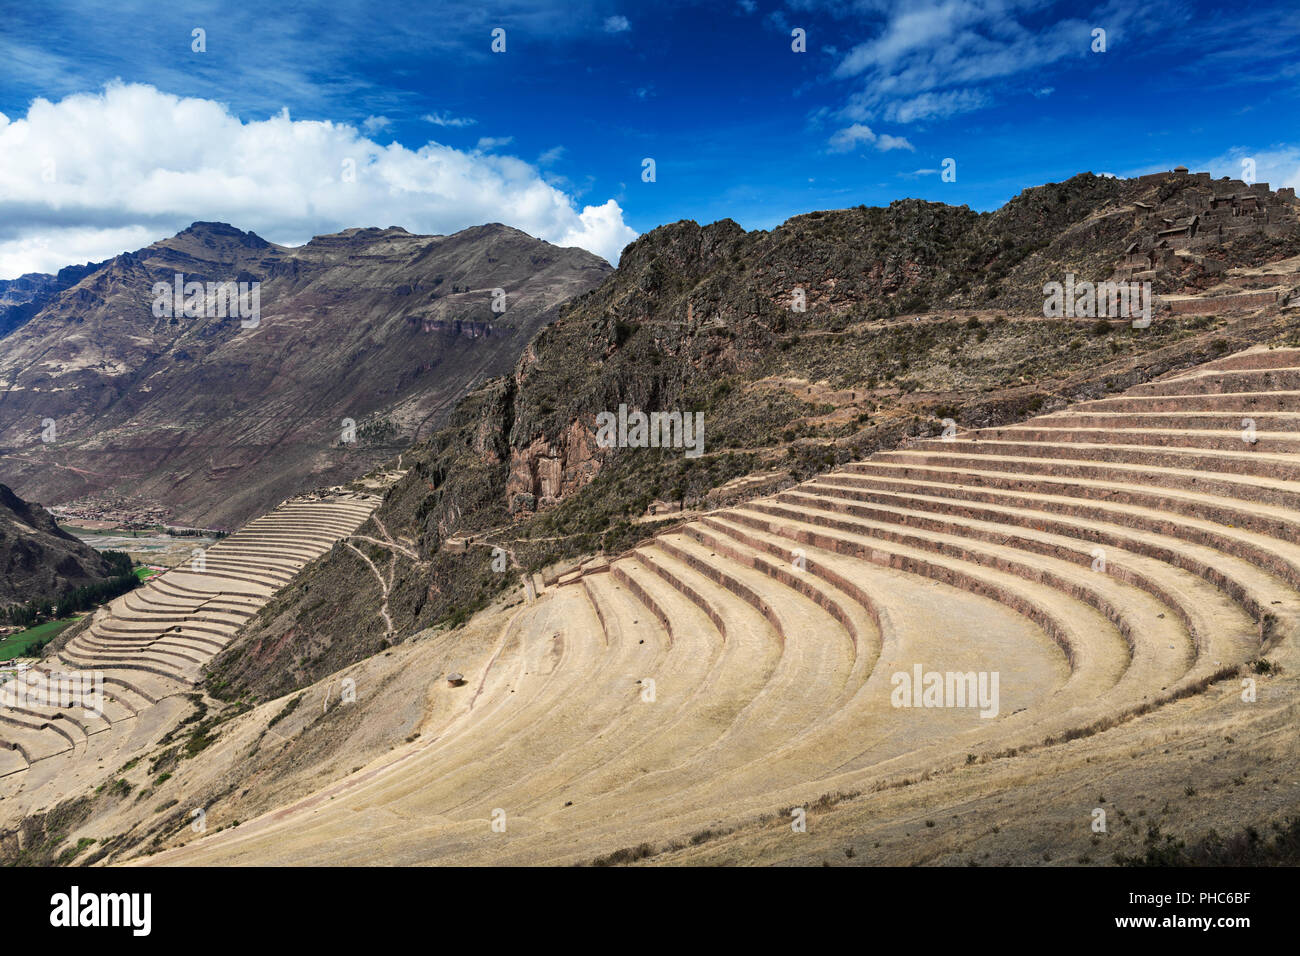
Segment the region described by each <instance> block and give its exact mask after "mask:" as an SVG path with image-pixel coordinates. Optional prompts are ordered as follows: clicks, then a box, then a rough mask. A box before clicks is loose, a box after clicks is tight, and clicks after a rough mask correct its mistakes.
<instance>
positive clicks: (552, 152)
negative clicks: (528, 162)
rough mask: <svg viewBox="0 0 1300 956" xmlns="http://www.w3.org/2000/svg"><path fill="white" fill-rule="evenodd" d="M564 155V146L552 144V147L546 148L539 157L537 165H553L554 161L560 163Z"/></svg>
mask: <svg viewBox="0 0 1300 956" xmlns="http://www.w3.org/2000/svg"><path fill="white" fill-rule="evenodd" d="M563 156H564V147H563V146H552V147H551V148H550V149H548V150H546V151H545V152H543V153H542V154H541V155H539V156H538V157H537V165H538V166H550V165H553V164H554V163H558V162H559V161H560V159H561V158H562V157H563Z"/></svg>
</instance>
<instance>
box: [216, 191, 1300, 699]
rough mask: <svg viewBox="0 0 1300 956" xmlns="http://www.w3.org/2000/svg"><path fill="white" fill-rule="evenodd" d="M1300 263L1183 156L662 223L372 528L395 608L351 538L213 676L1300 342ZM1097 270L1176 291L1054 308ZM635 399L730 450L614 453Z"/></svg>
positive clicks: (1245, 203)
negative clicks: (1005, 185)
mask: <svg viewBox="0 0 1300 956" xmlns="http://www.w3.org/2000/svg"><path fill="white" fill-rule="evenodd" d="M1193 220H1195V221H1193ZM1297 257H1300V207H1298V206H1297V205H1296V202H1295V196H1294V194H1293V193H1292V192H1291V191H1289V190H1279V191H1277V192H1273V191H1271V190H1269V189H1268V187H1267V185H1266V184H1253V185H1252V184H1246V183H1242V182H1240V181H1231V180H1220V181H1211V180H1210V179H1209V176H1208V175H1207V174H1189V173H1187V172H1186V171H1184V170H1174V171H1171V172H1169V173H1164V174H1156V175H1153V176H1146V177H1142V178H1140V179H1132V180H1118V179H1112V178H1109V177H1098V176H1094V175H1092V174H1081V175H1079V176H1076V177H1074V178H1072V179H1070V180H1069V181H1067V182H1064V183H1053V184H1048V185H1044V186H1038V187H1034V188H1031V189H1027V190H1025V191H1024V192H1023V193H1022V194H1020V195H1019V196H1017V197H1016V198H1015V199H1013V200H1012V201H1011V202H1009V203H1008V204H1007V205H1005V206H1003V207H1001V208H1000V209H998V210H995V211H993V212H989V213H975V212H972V211H971V210H970V209H968V208H966V207H964V206H963V207H952V206H947V205H944V204H941V203H931V202H922V201H919V200H903V201H899V202H895V203H893V204H891V205H890V206H889V207H887V208H871V209H868V208H865V207H859V208H856V209H845V210H835V211H826V212H812V213H808V214H806V215H801V216H796V217H794V218H793V219H791V220H789V221H788V222H786V223H784V224H783V225H781V226H779V227H778V228H776V229H773V230H771V231H770V232H765V231H753V232H746V231H745V230H744V229H742V228H741V227H740V226H739V225H737V224H736V223H734V222H731V221H730V220H723V221H721V222H717V223H713V224H712V225H708V226H700V225H698V224H697V223H694V222H689V221H687V222H678V223H673V224H671V225H666V226H662V227H660V228H658V229H655V230H653V231H651V232H649V233H647V234H645V235H643V236H641V237H640V238H639V239H637V240H636V241H635V242H634V243H632V244H631V245H629V246H628V247H627V248H626V249H625V250H624V251H623V255H622V257H621V259H620V262H619V267H618V269H617V271H616V272H615V273H614V274H613V275H611V276H610V277H608V278H607V279H606V280H605V282H604V283H602V284H601V285H600V286H599V287H598V288H596V289H594V290H592V291H589V292H587V293H585V294H584V295H581V296H578V297H577V298H575V299H574V300H572V301H571V302H569V303H568V304H566V305H565V306H564V307H563V309H561V310H560V313H559V315H558V317H557V319H556V321H555V322H553V323H551V324H550V325H548V326H547V327H546V328H544V329H543V330H542V331H541V332H539V333H538V334H537V336H536V337H535V338H534V339H533V341H532V342H531V343H530V344H529V345H528V347H527V349H526V350H525V351H524V353H523V355H522V357H521V358H520V360H519V362H518V364H517V365H516V367H515V369H514V371H513V374H511V375H510V376H507V377H503V378H500V379H496V380H492V381H488V382H485V383H483V385H482V386H481V387H480V388H478V389H476V390H475V391H474V392H472V393H471V394H469V395H468V396H467V397H466V399H465V400H464V401H463V402H462V403H461V405H460V406H459V407H458V408H457V410H456V412H455V413H454V415H453V416H452V417H451V418H450V419H449V420H448V423H447V425H446V427H445V428H443V429H442V430H441V431H439V432H438V433H437V434H436V435H434V436H433V437H432V438H431V439H430V440H429V441H426V442H421V443H419V444H417V445H416V446H415V447H413V448H411V449H409V450H407V451H406V452H405V453H404V454H403V459H402V460H403V465H404V467H405V468H406V469H408V472H407V474H406V476H405V478H403V479H402V480H401V481H400V482H399V483H398V484H397V485H396V486H395V487H393V489H392V490H391V491H390V492H389V493H388V494H387V497H386V499H385V501H384V503H383V505H382V506H381V507H380V508H379V509H378V510H377V511H376V512H375V513H374V515H373V517H372V519H371V520H372V522H374V523H375V524H376V530H374V531H373V533H372V537H374V538H375V539H377V540H380V539H382V540H391V539H390V538H389V536H390V535H393V536H397V537H398V538H401V539H405V540H407V541H408V542H412V543H413V547H414V550H415V554H416V555H417V557H416V558H415V559H411V558H410V557H409V556H407V555H404V554H400V553H396V552H393V551H390V550H384V549H382V548H377V549H375V550H374V553H373V554H372V555H371V556H370V558H371V560H372V561H377V560H379V559H380V558H382V559H383V560H384V562H387V561H388V558H389V556H390V555H391V556H392V560H393V565H392V567H393V569H394V570H393V572H392V575H391V580H389V581H388V582H387V586H386V590H385V592H384V595H383V603H384V607H385V608H386V616H385V617H384V618H383V619H381V618H380V616H379V615H378V614H377V613H376V610H375V609H376V607H378V606H379V603H380V595H379V593H378V590H377V588H376V587H374V586H371V585H370V584H369V583H367V584H365V585H362V586H358V585H357V582H370V581H371V580H372V577H371V572H370V571H369V570H368V569H367V567H366V565H365V563H363V561H362V560H361V558H360V557H359V556H358V555H356V554H354V553H352V552H351V551H347V550H337V551H336V552H334V553H332V554H330V555H328V556H326V557H325V558H323V559H322V560H321V561H320V562H318V563H317V564H316V565H314V566H313V567H312V568H311V569H309V570H308V572H307V573H306V574H305V575H304V576H302V577H300V578H299V579H298V580H297V581H296V582H295V583H294V584H293V585H292V586H290V587H289V588H288V589H286V590H285V591H284V592H282V593H281V594H280V595H279V596H277V598H276V599H275V600H274V601H273V602H272V603H271V604H270V605H268V606H267V607H266V608H265V609H264V610H263V612H262V613H261V614H259V616H258V617H257V619H256V620H255V621H254V622H252V624H250V626H248V627H247V628H245V630H244V631H243V632H242V634H241V636H240V638H239V639H238V640H237V641H236V642H235V643H234V644H233V645H232V646H230V647H229V648H227V649H226V651H224V652H223V654H222V655H220V656H219V657H218V658H216V659H215V660H214V661H213V664H212V668H211V670H212V675H213V686H214V687H216V688H218V689H220V691H221V692H222V693H223V694H227V695H230V696H238V695H239V694H241V693H244V692H252V693H255V694H269V695H275V694H278V693H283V692H285V691H287V690H290V689H292V688H294V687H296V686H300V685H301V684H302V683H304V682H309V681H311V680H314V679H317V678H319V677H321V676H323V675H324V674H327V673H330V672H331V671H333V670H336V669H338V668H339V667H342V666H345V665H347V664H349V663H352V662H353V661H356V660H360V659H361V658H364V657H366V656H368V655H369V654H371V653H374V652H375V651H377V650H379V649H380V648H382V647H385V646H387V645H388V643H390V642H391V641H392V640H393V639H394V634H395V635H396V639H398V640H400V639H401V637H402V636H406V635H410V634H413V633H416V632H417V631H419V630H420V629H421V628H423V627H427V626H429V625H431V624H434V623H438V622H445V623H449V624H456V623H459V622H461V621H463V620H465V619H466V618H467V617H468V616H469V615H470V614H471V613H473V612H474V611H475V610H477V609H479V608H481V607H483V606H485V605H486V604H487V603H488V602H489V601H490V600H491V599H493V597H494V596H495V595H496V594H498V593H499V592H500V591H501V589H502V588H504V587H505V586H507V584H508V583H510V582H512V581H515V580H517V579H516V576H515V575H514V574H500V573H494V570H493V568H492V567H491V561H492V557H493V552H492V551H491V548H492V547H500V548H501V549H503V550H504V551H506V552H507V553H508V554H509V555H510V556H511V559H512V561H513V562H514V563H516V564H517V565H518V566H519V567H522V568H523V569H524V570H526V571H537V570H540V569H542V568H544V567H546V566H548V565H551V564H553V563H554V562H557V561H567V560H573V559H574V558H575V557H577V556H579V555H583V554H590V553H593V552H596V551H600V550H603V551H604V552H605V553H606V554H615V553H618V552H619V551H621V550H623V549H625V548H628V547H630V546H631V545H633V544H634V543H635V542H636V541H637V540H639V539H640V538H644V537H646V536H648V535H649V534H651V533H652V532H653V531H654V530H655V529H656V528H658V527H663V526H664V524H665V521H672V520H674V519H673V517H672V514H671V513H669V514H668V515H667V517H666V519H664V514H665V510H666V509H667V510H669V511H670V512H671V509H672V508H675V507H677V506H680V505H681V504H685V505H686V507H687V508H690V507H696V506H698V507H712V506H715V505H717V504H720V503H723V502H726V501H728V500H735V499H737V498H743V497H746V496H750V497H752V496H753V495H756V494H759V493H761V492H770V491H772V490H773V489H775V488H778V487H784V486H787V485H790V484H793V483H795V482H796V481H799V480H803V479H806V478H808V477H810V476H812V475H814V474H817V473H819V472H821V471H825V470H827V469H829V468H831V467H833V466H834V465H836V464H838V463H843V462H845V461H849V460H856V459H860V458H863V457H866V456H867V455H869V454H871V453H872V452H874V451H877V450H880V449H884V448H893V447H896V446H898V445H899V444H900V443H902V442H904V441H906V440H908V439H909V438H910V437H912V436H918V435H931V434H936V433H937V432H938V431H939V430H940V429H941V428H942V427H943V426H942V422H943V420H944V419H951V420H953V421H955V422H956V423H958V424H959V425H960V426H961V427H977V426H988V425H996V424H1002V423H1007V422H1014V421H1020V420H1023V419H1025V418H1028V417H1030V416H1031V415H1034V414H1037V413H1039V412H1041V411H1044V410H1047V409H1050V408H1053V407H1060V406H1062V405H1063V404H1064V403H1065V402H1067V401H1070V400H1073V399H1082V398H1095V397H1098V396H1100V395H1103V394H1105V393H1107V392H1113V391H1117V390H1120V389H1123V388H1127V387H1129V386H1131V385H1133V384H1135V383H1137V382H1140V381H1145V380H1146V379H1148V378H1150V377H1153V376H1155V375H1158V374H1161V373H1163V372H1165V371H1168V370H1170V369H1172V368H1177V367H1182V366H1184V365H1187V364H1191V363H1194V362H1198V361H1206V360H1208V359H1212V358H1216V357H1218V356H1219V355H1221V354H1223V353H1224V352H1225V351H1228V350H1229V349H1233V348H1244V347H1246V346H1247V345H1250V344H1252V343H1256V342H1274V341H1277V342H1287V343H1289V344H1300V343H1297V342H1292V341H1291V340H1292V339H1294V338H1295V337H1296V335H1297V331H1296V322H1295V320H1296V318H1297V317H1298V316H1297V313H1296V311H1295V310H1293V309H1287V308H1285V306H1286V305H1287V304H1288V303H1289V302H1290V301H1292V300H1293V299H1297V297H1296V296H1295V292H1296V290H1297V289H1300V258H1297ZM1070 274H1074V275H1076V276H1077V277H1078V278H1079V280H1080V281H1083V280H1087V281H1092V282H1097V281H1103V280H1107V279H1112V278H1114V279H1116V280H1130V279H1131V280H1132V281H1137V282H1149V283H1151V290H1152V291H1153V292H1154V293H1156V294H1157V295H1158V296H1159V297H1160V305H1161V308H1160V309H1158V310H1157V311H1156V312H1155V313H1154V318H1153V321H1152V323H1151V325H1150V326H1149V327H1146V328H1134V327H1132V321H1131V320H1127V319H1126V320H1120V321H1118V322H1116V321H1108V320H1105V319H1101V320H1099V319H1098V317H1096V316H1095V315H1094V316H1086V315H1080V316H1077V317H1058V318H1047V317H1045V315H1044V299H1045V295H1044V284H1045V283H1047V282H1053V281H1056V282H1064V281H1065V280H1066V277H1067V276H1068V275H1070ZM799 293H802V298H801V300H800V297H799ZM1297 300H1298V301H1300V299H1297ZM797 301H801V303H802V304H803V305H804V306H805V308H804V309H803V310H802V311H800V310H798V309H796V308H795V307H794V306H795V303H796V302H797ZM621 405H622V406H626V407H627V408H629V409H632V410H636V409H642V410H645V411H647V412H649V411H663V412H671V411H678V412H682V413H687V414H692V415H693V414H695V413H700V414H702V415H703V422H704V435H703V438H704V442H703V453H702V454H701V455H699V456H698V457H691V456H688V455H686V454H684V452H683V450H681V449H676V448H631V447H623V448H605V447H601V444H600V442H599V441H598V440H597V439H598V416H600V415H601V414H602V413H614V412H616V411H617V410H618V409H619V407H620V406H621ZM661 519H662V520H661ZM363 530H364V529H363ZM367 533H371V532H367ZM390 622H391V631H390Z"/></svg>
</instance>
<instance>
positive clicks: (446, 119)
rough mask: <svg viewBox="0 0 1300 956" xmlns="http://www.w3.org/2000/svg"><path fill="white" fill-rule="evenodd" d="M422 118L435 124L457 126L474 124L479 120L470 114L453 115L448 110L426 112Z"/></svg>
mask: <svg viewBox="0 0 1300 956" xmlns="http://www.w3.org/2000/svg"><path fill="white" fill-rule="evenodd" d="M420 119H422V120H424V121H425V122H426V123H432V124H433V125H434V126H453V127H457V128H459V127H463V126H473V125H474V124H475V123H477V122H478V120H476V119H471V118H469V117H468V116H452V115H451V113H449V112H448V111H447V110H443V111H442V112H440V113H425V114H424V115H423V116H421V117H420Z"/></svg>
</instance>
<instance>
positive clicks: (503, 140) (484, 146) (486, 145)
mask: <svg viewBox="0 0 1300 956" xmlns="http://www.w3.org/2000/svg"><path fill="white" fill-rule="evenodd" d="M514 141H515V138H514V137H513V136H480V137H479V139H478V145H476V146H475V147H474V148H475V149H478V150H482V151H483V152H485V153H490V152H492V150H494V149H500V148H501V147H502V146H509V145H510V144H511V143H513V142H514Z"/></svg>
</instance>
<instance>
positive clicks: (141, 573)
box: [135, 567, 158, 581]
mask: <svg viewBox="0 0 1300 956" xmlns="http://www.w3.org/2000/svg"><path fill="white" fill-rule="evenodd" d="M157 573H158V572H157V571H155V570H154V569H153V568H143V567H142V568H136V569H135V576H136V577H137V578H139V579H140V580H141V581H148V580H149V579H150V578H151V577H153V576H154V575H155V574H157Z"/></svg>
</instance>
